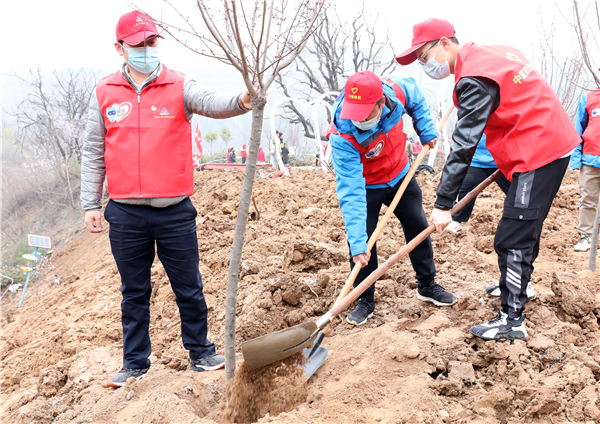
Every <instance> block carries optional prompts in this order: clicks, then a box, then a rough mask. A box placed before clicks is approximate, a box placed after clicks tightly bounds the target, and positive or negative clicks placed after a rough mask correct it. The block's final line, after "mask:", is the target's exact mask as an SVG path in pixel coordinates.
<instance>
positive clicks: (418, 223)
mask: <svg viewBox="0 0 600 424" xmlns="http://www.w3.org/2000/svg"><path fill="white" fill-rule="evenodd" d="M402 181H404V179H401V180H400V181H398V183H397V184H396V185H395V186H394V187H385V188H374V189H367V236H368V237H371V234H373V232H374V231H375V228H377V222H378V220H379V212H380V211H381V205H386V206H389V205H390V203H392V201H393V200H394V195H395V194H396V192H397V191H398V189H399V188H400V186H401V185H402ZM394 215H396V217H397V218H398V219H399V220H400V224H401V225H402V229H403V230H404V238H405V240H406V243H408V242H409V241H411V240H412V239H413V238H415V237H416V236H417V235H418V234H419V233H420V232H421V231H423V230H424V229H425V228H427V225H428V224H427V218H426V217H425V212H423V195H422V193H421V187H419V184H418V183H417V180H416V179H415V178H414V177H413V178H412V179H411V180H410V183H409V184H408V186H407V187H406V191H405V192H404V194H403V195H402V198H401V199H400V202H399V203H398V206H396V210H395V211H394ZM409 257H410V262H411V263H412V266H413V269H414V270H415V273H416V278H417V280H418V281H419V286H421V287H425V286H428V285H429V284H431V283H432V282H433V281H434V279H435V264H434V263H433V249H432V247H431V238H430V237H427V239H426V240H424V241H423V242H422V243H421V244H419V245H418V246H417V247H416V248H415V249H414V250H413V251H412V252H411V253H409ZM378 266H379V264H378V261H377V243H376V244H375V245H374V246H373V249H371V260H370V261H369V263H368V265H367V266H366V267H363V268H362V269H361V270H360V272H359V273H358V276H357V277H356V281H355V282H354V287H356V286H358V285H359V284H360V283H361V282H362V281H363V280H364V279H365V278H367V277H368V276H369V274H371V273H372V272H373V271H375V270H376V269H377V267H378ZM353 267H354V261H353V260H352V252H350V269H352V268H353ZM360 298H361V299H365V300H367V301H369V302H370V303H372V304H374V303H375V284H373V285H372V286H371V287H369V288H368V289H367V290H366V291H365V292H364V293H363V294H362V295H361V296H360Z"/></svg>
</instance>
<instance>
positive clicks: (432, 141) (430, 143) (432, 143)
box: [423, 138, 438, 149]
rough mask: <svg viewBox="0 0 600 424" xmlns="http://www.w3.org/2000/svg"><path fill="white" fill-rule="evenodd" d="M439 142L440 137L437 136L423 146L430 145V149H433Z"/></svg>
mask: <svg viewBox="0 0 600 424" xmlns="http://www.w3.org/2000/svg"><path fill="white" fill-rule="evenodd" d="M437 142H438V139H437V138H434V139H433V140H431V141H430V142H429V143H425V144H424V145H423V147H424V146H429V148H430V149H433V148H434V147H435V145H436V144H437Z"/></svg>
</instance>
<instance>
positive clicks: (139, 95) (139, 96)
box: [138, 93, 140, 104]
mask: <svg viewBox="0 0 600 424" xmlns="http://www.w3.org/2000/svg"><path fill="white" fill-rule="evenodd" d="M138 104H140V95H139V93H138Z"/></svg>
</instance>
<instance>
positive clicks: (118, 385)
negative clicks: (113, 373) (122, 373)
mask: <svg viewBox="0 0 600 424" xmlns="http://www.w3.org/2000/svg"><path fill="white" fill-rule="evenodd" d="M145 376H146V374H144V375H142V376H141V377H135V379H136V380H137V381H140V380H141V379H142V378H144V377H145ZM129 378H131V377H129ZM126 385H127V382H124V383H123V384H120V383H115V382H114V381H112V380H108V381H107V382H106V387H123V386H126Z"/></svg>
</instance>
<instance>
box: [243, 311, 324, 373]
mask: <svg viewBox="0 0 600 424" xmlns="http://www.w3.org/2000/svg"><path fill="white" fill-rule="evenodd" d="M316 331H317V324H315V323H314V322H305V323H304V324H298V325H295V326H293V327H290V328H286V329H283V330H279V331H276V332H274V333H271V334H266V335H264V336H261V337H257V338H256V339H252V340H248V341H246V342H244V343H242V354H243V355H244V360H245V361H246V367H247V368H248V370H249V371H253V370H255V369H257V368H260V367H264V366H265V365H269V364H272V363H273V362H276V361H280V360H282V359H285V358H287V357H288V356H292V355H293V354H295V353H297V352H300V351H301V350H302V349H304V348H305V347H307V346H308V345H309V344H311V343H312V342H313V340H314V338H315V337H316V334H315V332H316ZM313 334H314V335H313ZM311 336H313V337H311Z"/></svg>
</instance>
